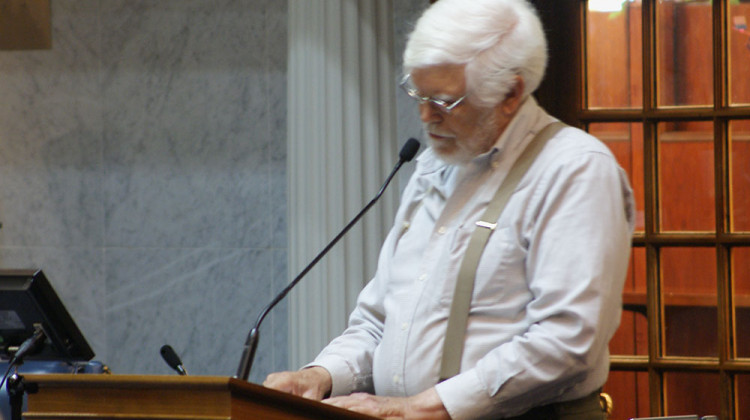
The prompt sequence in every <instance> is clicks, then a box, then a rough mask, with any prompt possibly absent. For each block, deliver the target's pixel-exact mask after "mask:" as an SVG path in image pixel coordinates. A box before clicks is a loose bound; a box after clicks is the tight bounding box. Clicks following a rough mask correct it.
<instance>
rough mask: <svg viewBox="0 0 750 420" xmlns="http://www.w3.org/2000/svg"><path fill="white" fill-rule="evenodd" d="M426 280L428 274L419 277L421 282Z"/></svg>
mask: <svg viewBox="0 0 750 420" xmlns="http://www.w3.org/2000/svg"><path fill="white" fill-rule="evenodd" d="M425 280H427V274H422V275H421V276H419V281H425Z"/></svg>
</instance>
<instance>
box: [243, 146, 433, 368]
mask: <svg viewBox="0 0 750 420" xmlns="http://www.w3.org/2000/svg"><path fill="white" fill-rule="evenodd" d="M417 150H419V142H418V141H417V140H415V139H413V138H411V139H409V140H408V141H407V142H406V144H405V145H404V147H402V149H401V152H400V153H399V160H398V163H396V166H395V167H394V168H393V170H392V171H391V173H390V175H388V178H386V180H385V182H384V183H383V186H382V187H380V191H379V192H378V193H377V194H376V195H375V197H374V198H373V199H372V200H370V202H369V203H367V205H366V206H365V207H364V208H363V209H362V210H361V211H360V212H359V213H357V215H356V216H354V218H353V219H352V220H351V221H350V222H349V223H348V224H347V225H346V226H345V227H344V229H342V230H341V232H339V234H338V235H336V237H335V238H333V240H332V241H331V242H329V243H328V245H326V247H325V248H323V250H322V251H320V253H319V254H318V255H317V256H316V257H315V258H313V260H312V261H311V262H310V264H308V265H307V267H305V268H304V270H302V271H301V272H300V273H299V274H298V275H297V277H295V278H294V280H292V282H291V283H289V285H288V286H286V287H285V288H284V290H282V291H281V293H279V294H278V295H277V296H276V298H274V300H272V301H271V303H270V304H268V306H266V307H265V309H263V311H262V312H261V313H260V315H259V316H258V320H257V321H255V325H254V326H253V328H252V329H251V330H250V333H249V334H248V335H247V340H245V349H244V350H243V352H242V358H241V359H240V365H239V368H238V369H237V375H236V377H237V378H240V379H242V380H245V381H247V378H248V377H249V376H250V370H251V369H252V367H253V360H254V359H255V351H256V350H257V349H258V340H259V338H260V331H259V329H260V324H261V323H262V322H263V320H264V319H265V318H266V315H268V313H269V312H270V311H271V309H273V307H274V306H276V305H277V304H278V303H279V302H280V301H281V300H282V299H284V297H285V296H286V295H287V294H288V293H289V291H290V290H292V289H293V288H294V286H296V285H297V283H299V282H300V280H302V278H303V277H304V276H305V274H307V272H308V271H310V270H311V269H312V268H313V267H314V266H315V264H317V263H318V261H320V259H321V258H323V257H324V256H325V255H326V254H327V253H328V251H330V250H331V248H333V246H334V245H336V243H337V242H338V241H339V240H340V239H341V238H342V237H343V236H344V235H345V234H346V232H348V231H349V229H351V228H352V226H354V225H355V224H356V223H357V222H358V221H359V219H360V218H362V216H363V215H364V214H365V213H367V211H368V210H369V209H370V207H372V206H373V205H374V204H375V202H377V201H378V199H380V196H381V195H383V192H384V191H385V189H386V187H388V184H390V183H391V180H392V179H393V177H394V176H395V175H396V172H398V170H399V169H401V165H403V164H404V163H405V162H408V161H410V160H412V158H413V157H414V155H416V153H417Z"/></svg>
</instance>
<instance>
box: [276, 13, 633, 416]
mask: <svg viewBox="0 0 750 420" xmlns="http://www.w3.org/2000/svg"><path fill="white" fill-rule="evenodd" d="M546 59H547V55H546V41H545V38H544V33H543V30H542V28H541V23H540V21H539V19H538V17H537V15H536V12H535V11H534V9H533V7H532V6H530V5H529V4H528V3H527V2H525V1H524V0H471V1H466V0H440V1H438V2H436V3H435V4H434V5H432V6H431V7H430V8H429V9H428V10H427V11H426V12H425V13H424V14H423V16H422V17H421V18H420V19H419V21H418V22H417V25H416V27H415V29H414V31H413V33H412V34H411V35H410V37H409V40H408V43H407V47H406V50H405V52H404V72H405V77H404V79H403V82H402V87H403V88H404V89H405V90H406V92H407V93H408V94H409V95H410V96H411V97H413V98H414V99H416V100H417V101H418V103H419V110H420V117H421V119H422V121H423V123H424V127H425V132H426V137H427V138H428V140H429V143H430V148H429V149H427V150H426V151H425V152H423V153H422V154H421V155H420V156H419V158H418V163H417V167H416V170H415V173H414V175H413V176H412V178H411V180H410V181H409V184H408V185H407V187H406V190H405V191H404V195H403V197H402V203H401V206H400V208H399V211H398V213H397V216H396V220H395V224H394V227H393V228H392V229H391V231H390V233H389V235H388V237H387V239H386V241H385V243H384V245H383V248H382V250H381V253H380V259H379V262H378V269H377V272H376V274H375V277H374V278H373V279H372V280H371V282H370V283H369V284H368V285H367V286H366V287H365V288H364V290H363V291H362V292H361V294H360V296H359V299H358V302H357V306H356V308H355V309H354V312H353V313H352V315H351V318H350V321H349V326H348V328H347V329H346V330H345V331H344V332H343V334H342V335H341V336H340V337H338V338H336V339H334V340H333V341H332V342H331V343H330V344H329V345H328V346H327V347H326V348H325V349H324V350H323V351H322V352H321V353H320V355H319V356H318V357H317V358H316V359H315V361H314V362H313V363H311V364H310V365H308V366H306V367H305V368H303V369H301V370H300V371H297V372H282V373H275V374H272V375H269V377H268V378H267V379H266V382H265V385H266V386H269V387H272V388H276V389H280V390H284V391H287V392H291V393H294V394H297V395H301V396H304V397H308V398H313V399H323V398H326V397H328V396H330V397H331V398H330V399H328V400H327V401H328V402H330V403H331V404H334V405H338V406H341V407H345V408H349V409H352V410H355V411H360V412H364V413H368V414H371V415H375V416H379V417H384V418H408V419H422V418H424V419H441V418H445V419H449V418H452V419H474V418H492V419H498V418H515V417H514V416H520V417H518V418H523V419H533V418H539V419H563V418H564V419H601V418H603V417H604V415H603V413H602V410H601V408H600V407H599V401H598V393H599V390H600V389H601V387H602V385H603V384H604V383H605V381H606V379H607V374H608V371H609V353H608V348H607V347H608V343H609V340H610V338H611V337H612V335H613V334H614V332H615V330H616V328H617V326H618V323H619V319H620V307H621V291H622V286H623V281H624V278H625V274H626V271H627V261H628V256H629V252H630V237H631V234H632V229H633V202H632V193H631V189H630V187H629V185H628V182H627V177H626V175H625V173H624V172H623V171H622V169H621V168H620V167H619V166H618V165H617V162H616V161H615V159H614V157H613V156H612V154H611V153H610V152H609V151H608V149H607V148H606V146H604V145H603V144H602V143H600V142H599V141H598V140H596V139H595V138H593V137H591V136H589V135H588V134H586V133H584V132H582V131H580V130H578V129H575V128H572V127H564V128H562V129H559V130H558V131H556V132H554V133H553V134H550V133H551V132H550V131H549V130H545V127H548V126H549V125H550V124H551V123H553V122H555V119H554V118H552V117H551V116H549V115H548V114H547V113H545V112H544V110H542V109H541V108H540V107H539V106H538V105H537V103H536V101H535V100H534V98H533V97H531V96H530V94H531V93H532V92H533V91H534V90H535V89H536V88H537V86H538V85H539V83H540V80H541V79H542V77H543V75H544V70H545V66H546ZM540 132H544V133H546V134H542V135H539V133H540ZM540 137H546V138H545V139H543V140H539V138H540ZM539 142H541V146H538V147H537V148H538V149H539V150H538V151H537V152H536V156H534V155H533V154H532V155H531V158H529V157H528V156H527V153H530V152H528V150H531V149H534V147H533V146H532V145H533V144H539ZM530 144H531V145H530ZM521 161H529V166H528V167H527V169H525V171H522V172H520V178H519V179H520V181H518V182H517V183H516V184H512V183H511V184H510V185H511V187H510V188H511V190H510V191H509V193H508V196H509V198H508V199H507V201H506V203H505V205H504V207H502V210H501V211H502V212H501V213H500V215H499V218H498V217H497V216H495V219H494V220H489V221H480V219H481V218H482V217H483V215H484V214H485V211H486V209H487V208H488V206H490V205H491V203H493V202H494V198H493V197H495V196H496V193H497V192H498V190H499V189H500V186H501V185H503V183H504V182H506V183H509V182H510V180H509V179H506V178H511V177H512V176H511V175H509V173H511V174H512V173H514V171H516V170H515V169H512V168H513V167H514V165H517V162H521ZM513 176H516V175H513ZM504 188H508V187H504ZM510 193H512V194H510ZM498 195H500V194H498ZM478 221H480V222H479V223H477V222H478ZM482 229H489V231H488V232H489V234H490V235H489V237H488V238H487V239H486V243H485V245H484V247H480V250H479V253H476V252H475V251H471V252H474V254H473V255H475V256H477V257H476V259H477V262H476V264H475V266H473V267H472V269H471V270H470V273H471V276H469V277H470V284H471V283H473V284H471V286H470V288H469V291H470V292H469V294H468V302H469V304H468V309H467V310H466V312H467V314H466V317H465V320H464V321H459V322H458V323H457V325H458V327H457V331H458V332H459V335H458V337H461V338H460V339H459V340H456V342H452V341H450V339H447V338H446V329H447V328H448V324H449V323H450V321H449V319H450V318H451V317H452V316H453V315H451V313H452V306H453V304H454V300H457V299H460V297H459V294H460V293H456V290H457V288H456V283H457V282H458V281H459V280H458V279H459V278H460V277H461V276H462V274H460V271H461V270H460V268H461V266H462V264H464V260H465V259H467V258H469V257H468V254H467V250H468V249H469V248H470V246H473V245H469V243H470V242H471V238H472V235H473V234H474V231H475V230H482ZM464 277H465V276H464ZM459 313H460V311H459ZM449 337H454V336H451V335H449ZM446 344H447V345H446ZM456 347H458V348H459V349H460V350H459V351H458V352H457V354H458V356H456V357H457V361H455V372H452V373H449V374H448V375H445V376H446V377H443V376H444V375H443V374H444V371H443V368H444V366H443V365H445V364H446V363H445V360H446V358H447V357H448V356H446V353H454V351H453V350H454V349H455V348H456ZM448 371H449V372H450V370H448Z"/></svg>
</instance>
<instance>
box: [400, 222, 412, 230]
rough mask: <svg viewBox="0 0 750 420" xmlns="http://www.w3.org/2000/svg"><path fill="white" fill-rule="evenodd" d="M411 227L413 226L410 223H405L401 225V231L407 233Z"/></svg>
mask: <svg viewBox="0 0 750 420" xmlns="http://www.w3.org/2000/svg"><path fill="white" fill-rule="evenodd" d="M409 226H411V224H410V223H409V222H404V224H403V225H401V229H402V230H405V231H406V230H409Z"/></svg>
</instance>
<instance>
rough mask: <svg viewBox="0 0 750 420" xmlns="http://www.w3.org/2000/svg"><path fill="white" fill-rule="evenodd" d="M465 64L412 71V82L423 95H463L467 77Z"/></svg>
mask: <svg viewBox="0 0 750 420" xmlns="http://www.w3.org/2000/svg"><path fill="white" fill-rule="evenodd" d="M465 67H466V66H465V65H463V64H438V65H434V66H429V67H418V68H415V69H413V70H412V71H411V73H410V74H411V81H412V83H413V84H414V86H415V87H416V88H417V89H419V91H420V92H422V93H435V92H437V93H445V94H463V93H464V92H465V91H466V77H465V74H464V69H465Z"/></svg>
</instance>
